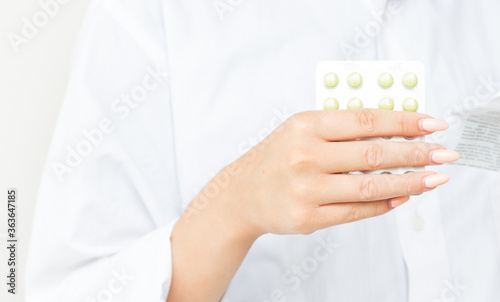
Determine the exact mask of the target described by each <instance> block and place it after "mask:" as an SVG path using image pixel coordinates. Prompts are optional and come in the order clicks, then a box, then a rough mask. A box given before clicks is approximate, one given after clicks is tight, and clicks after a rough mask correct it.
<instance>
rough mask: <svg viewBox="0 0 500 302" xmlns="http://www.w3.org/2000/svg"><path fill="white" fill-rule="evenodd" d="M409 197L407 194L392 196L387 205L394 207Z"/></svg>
mask: <svg viewBox="0 0 500 302" xmlns="http://www.w3.org/2000/svg"><path fill="white" fill-rule="evenodd" d="M409 199H410V197H409V196H401V197H396V198H392V199H390V200H389V207H390V208H392V209H394V208H395V207H399V206H400V205H402V204H403V203H405V202H407V201H408V200H409Z"/></svg>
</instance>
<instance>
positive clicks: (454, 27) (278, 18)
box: [27, 0, 500, 302]
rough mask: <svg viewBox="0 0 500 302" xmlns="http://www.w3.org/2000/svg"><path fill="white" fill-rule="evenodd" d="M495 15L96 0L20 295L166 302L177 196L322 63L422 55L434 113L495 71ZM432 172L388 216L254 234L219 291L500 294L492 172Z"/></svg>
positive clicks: (466, 9)
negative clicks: (426, 183) (309, 230)
mask: <svg viewBox="0 0 500 302" xmlns="http://www.w3.org/2000/svg"><path fill="white" fill-rule="evenodd" d="M384 7H385V9H386V11H385V13H384V14H382V13H383V9H384ZM499 14H500V2H496V1H488V0H478V1H452V0H443V1H432V0H420V1H416V0H413V1H410V0H408V1H397V0H396V1H394V0H388V1H383V0H356V1H320V0H317V1H299V0H274V1H264V0H253V1H229V0H228V1H225V0H221V1H202V0H190V1H173V0H163V1H160V0H157V1H153V0H151V1H138V0H135V1H134V0H121V1H118V0H97V1H94V3H93V5H92V7H91V9H90V11H89V13H88V18H87V20H86V22H85V24H84V26H83V29H82V32H81V34H80V38H79V43H78V45H77V46H76V51H75V55H74V61H73V66H72V74H71V81H70V85H69V88H68V92H67V96H66V100H65V102H64V105H63V108H62V110H61V113H60V117H59V121H58V125H57V129H56V132H55V135H54V139H53V142H52V146H51V150H50V153H49V158H48V161H47V166H46V169H45V172H44V175H43V180H42V185H41V190H40V196H39V200H38V205H37V213H36V220H35V226H34V230H33V238H32V242H31V248H30V257H29V262H28V272H27V273H28V276H27V295H28V301H29V302H41V301H50V302H59V301H165V299H166V297H167V294H168V290H169V286H170V281H171V270H172V264H171V246H170V239H169V238H170V233H171V229H172V226H173V224H174V223H175V221H176V219H177V218H178V217H179V216H180V214H181V213H182V209H183V207H185V206H186V204H187V203H189V201H190V200H191V199H192V198H193V197H194V195H195V194H196V192H198V191H199V190H200V189H201V188H202V187H203V186H204V184H206V183H207V182H208V181H209V180H210V178H211V177H212V176H213V175H214V174H215V173H216V172H217V171H218V170H219V169H221V168H222V167H223V166H224V165H226V164H228V163H229V162H231V161H232V160H234V159H236V158H237V157H238V156H240V155H241V154H243V152H245V151H246V150H247V149H248V148H250V147H251V146H252V145H254V144H255V143H256V142H258V141H259V140H260V139H261V138H263V137H264V136H265V135H267V134H268V133H269V131H271V130H272V129H273V128H274V127H275V126H276V125H278V124H279V123H280V122H282V121H283V120H284V119H286V117H287V116H289V115H291V114H293V113H296V112H300V111H304V110H311V109H314V104H315V100H314V98H315V89H314V87H315V84H314V83H315V78H314V76H315V68H316V64H317V63H318V62H320V61H322V60H345V59H353V60H360V59H369V60H419V61H422V62H423V63H424V64H425V66H426V70H427V71H426V72H427V76H426V86H427V88H428V90H427V103H426V108H427V113H428V114H430V115H433V116H435V117H438V118H441V117H444V116H445V115H446V112H447V111H448V110H449V109H453V108H454V107H456V106H460V105H461V104H463V102H464V99H466V98H467V97H468V96H471V95H472V96H474V94H475V89H476V87H477V85H478V84H480V83H481V80H480V77H483V78H488V77H489V76H490V77H491V78H492V79H493V80H496V81H497V82H498V81H499V80H500V57H499V56H498V54H499V53H500V39H499V38H498V29H499V28H500V21H499V20H498V15H499ZM376 24H378V27H377V26H376ZM377 28H378V30H377ZM366 30H373V31H369V32H368V34H366V33H365V34H361V33H360V31H361V32H366ZM370 35H371V36H370ZM353 47H354V48H353ZM353 49H354V50H353ZM167 73H168V75H167ZM498 89H500V88H498V87H497V90H498ZM141 93H142V95H144V94H145V97H144V99H143V100H141V101H135V100H134V98H132V100H131V101H130V100H129V101H127V100H126V97H127V96H126V95H127V94H128V95H130V94H132V95H135V98H137V97H140V94H141ZM103 119H104V122H102V121H103ZM106 121H108V123H109V121H110V122H111V123H112V124H113V127H111V129H110V127H108V126H106ZM102 123H104V126H102V125H101V124H102ZM99 125H101V128H102V129H105V130H106V129H108V130H107V132H109V133H103V134H102V137H100V136H99V134H96V133H97V132H96V131H97V130H95V129H99ZM452 126H453V125H452ZM99 131H100V130H99ZM101 132H102V131H101ZM101 132H99V133H101ZM85 133H93V134H94V136H91V135H90V136H91V137H93V140H94V141H95V142H96V143H95V144H93V143H92V142H90V145H89V143H88V142H87V143H85V141H90V139H87V138H86V135H85ZM449 135H456V134H455V132H453V130H451V131H449ZM87 136H88V135H87ZM89 146H90V149H91V151H89V152H88V153H89V154H88V155H85V156H81V157H82V158H81V162H79V161H78V156H77V155H75V152H76V151H73V150H76V149H78V148H80V150H87V151H88V150H89ZM86 147H87V148H86ZM68 156H69V157H68ZM55 163H59V165H57V164H55ZM63 165H65V166H66V167H67V168H68V170H64V168H63V167H64V166H63ZM54 167H56V168H57V169H58V170H57V172H56V171H55V170H54V169H55V168H54ZM430 169H433V170H437V171H440V172H445V173H449V174H450V175H451V176H452V180H451V181H450V183H449V184H447V185H445V186H443V187H442V188H439V189H437V190H435V191H434V192H432V193H427V194H423V195H421V196H418V197H413V198H412V201H411V202H409V203H408V204H406V205H404V206H402V207H401V208H398V209H397V210H395V211H393V212H391V213H389V214H388V215H385V216H382V217H377V218H372V219H368V220H365V221H361V222H357V223H351V224H347V225H342V226H338V227H333V228H329V229H326V230H322V231H318V232H316V233H314V234H312V235H310V236H298V235H297V236H275V235H266V236H263V237H261V238H259V239H258V241H257V242H256V243H255V245H254V246H253V247H252V249H251V250H250V252H249V254H248V256H247V258H246V259H245V261H244V262H243V264H242V266H241V268H240V269H239V271H238V273H237V274H236V276H235V278H234V279H233V281H232V283H231V285H230V287H229V288H228V290H227V293H226V295H225V297H224V301H226V302H233V301H248V302H256V301H258V302H263V301H272V302H277V301H350V302H357V301H359V302H361V301H363V302H364V301H389V302H390V301H394V302H400V301H409V302H420V301H433V302H436V301H443V302H446V301H498V299H500V286H498V285H499V284H500V244H499V241H500V234H499V230H500V221H499V217H500V206H499V205H498V204H499V203H500V200H499V198H500V186H498V183H499V181H500V173H499V172H498V171H496V172H495V171H487V170H482V169H477V168H472V167H466V166H462V165H444V166H439V167H433V168H430ZM70 170H71V171H70ZM193 290H196V289H193Z"/></svg>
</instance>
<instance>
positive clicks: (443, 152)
mask: <svg viewBox="0 0 500 302" xmlns="http://www.w3.org/2000/svg"><path fill="white" fill-rule="evenodd" d="M459 158H460V154H458V152H457V151H453V150H448V149H439V150H433V151H431V152H430V153H429V161H430V162H433V163H437V164H444V163H451V162H454V161H456V160H457V159H459Z"/></svg>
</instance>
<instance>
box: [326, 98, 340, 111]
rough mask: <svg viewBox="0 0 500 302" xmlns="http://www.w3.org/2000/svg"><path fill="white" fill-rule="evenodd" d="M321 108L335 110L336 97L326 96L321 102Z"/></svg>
mask: <svg viewBox="0 0 500 302" xmlns="http://www.w3.org/2000/svg"><path fill="white" fill-rule="evenodd" d="M323 108H325V109H326V110H337V109H339V101H337V99H336V98H327V99H326V100H325V101H324V102H323Z"/></svg>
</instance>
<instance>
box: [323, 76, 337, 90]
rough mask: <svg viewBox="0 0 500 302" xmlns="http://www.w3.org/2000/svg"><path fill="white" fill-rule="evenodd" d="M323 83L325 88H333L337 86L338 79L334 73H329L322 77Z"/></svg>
mask: <svg viewBox="0 0 500 302" xmlns="http://www.w3.org/2000/svg"><path fill="white" fill-rule="evenodd" d="M323 82H324V83H325V85H326V87H330V88H333V87H335V86H337V85H338V84H339V77H338V76H337V75H336V74H335V73H333V72H330V73H327V74H326V75H325V76H324V77H323Z"/></svg>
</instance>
